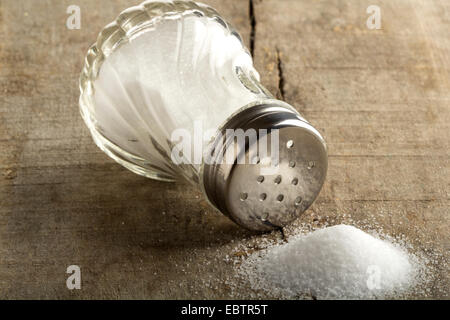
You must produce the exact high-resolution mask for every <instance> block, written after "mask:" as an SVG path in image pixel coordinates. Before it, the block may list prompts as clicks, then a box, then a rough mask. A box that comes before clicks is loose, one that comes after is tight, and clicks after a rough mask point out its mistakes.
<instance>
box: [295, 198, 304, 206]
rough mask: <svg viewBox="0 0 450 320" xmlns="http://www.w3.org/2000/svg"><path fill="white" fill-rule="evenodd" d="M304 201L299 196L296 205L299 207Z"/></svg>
mask: <svg viewBox="0 0 450 320" xmlns="http://www.w3.org/2000/svg"><path fill="white" fill-rule="evenodd" d="M302 200H303V199H302V197H300V196H298V197H297V198H295V202H294V204H295V205H296V206H299V205H300V203H302Z"/></svg>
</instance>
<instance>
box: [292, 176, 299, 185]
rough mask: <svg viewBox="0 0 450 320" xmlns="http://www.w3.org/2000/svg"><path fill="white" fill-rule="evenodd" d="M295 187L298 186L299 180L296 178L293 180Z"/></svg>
mask: <svg viewBox="0 0 450 320" xmlns="http://www.w3.org/2000/svg"><path fill="white" fill-rule="evenodd" d="M291 183H292V184H293V185H294V186H296V185H297V184H298V179H297V178H294V179H292V182H291Z"/></svg>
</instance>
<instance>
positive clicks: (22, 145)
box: [0, 0, 450, 299]
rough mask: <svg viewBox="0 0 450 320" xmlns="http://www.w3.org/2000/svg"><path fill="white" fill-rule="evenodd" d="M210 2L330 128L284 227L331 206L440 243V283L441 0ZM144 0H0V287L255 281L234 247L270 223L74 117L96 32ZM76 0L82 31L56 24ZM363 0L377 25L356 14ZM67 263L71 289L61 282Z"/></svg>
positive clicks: (333, 219) (427, 243)
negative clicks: (242, 276)
mask: <svg viewBox="0 0 450 320" xmlns="http://www.w3.org/2000/svg"><path fill="white" fill-rule="evenodd" d="M205 2H206V3H208V4H211V5H213V6H214V7H215V8H216V9H218V11H219V12H220V13H221V14H222V15H223V16H224V17H225V18H227V19H228V20H229V21H231V22H232V23H233V24H234V25H235V26H236V28H237V29H238V30H239V31H240V32H241V34H242V36H243V38H244V39H245V40H246V42H247V44H248V45H249V46H251V47H253V52H254V57H255V65H256V68H257V69H258V70H259V71H260V74H261V77H262V82H263V84H264V85H266V86H267V88H268V89H269V90H270V91H272V92H273V93H277V94H278V96H283V98H284V99H285V100H286V101H287V102H288V103H290V104H292V105H293V106H295V107H296V108H297V109H298V110H299V111H300V112H302V114H303V115H304V116H305V117H306V118H307V119H308V120H310V121H311V122H312V123H313V124H314V126H316V127H317V128H318V129H319V130H320V131H321V132H322V133H323V134H324V136H325V138H326V140H327V143H328V146H329V173H328V177H327V181H326V184H325V186H324V189H323V191H322V193H321V194H320V196H319V198H318V199H317V201H316V203H315V204H314V205H313V206H312V208H311V209H310V210H309V211H308V212H307V213H306V214H305V215H304V216H303V217H302V218H301V219H299V221H297V222H296V223H294V224H293V225H292V226H290V227H288V228H285V230H284V234H285V236H286V239H287V241H289V236H290V235H292V234H295V233H296V232H297V231H298V228H299V226H300V224H301V223H316V224H321V223H324V222H325V221H327V222H328V223H330V224H335V223H339V222H345V223H355V224H359V225H365V226H366V227H365V228H366V229H372V228H382V229H383V231H384V232H385V233H386V234H388V235H392V236H400V235H404V238H405V240H406V241H407V242H408V243H411V244H412V245H413V248H414V249H413V250H415V251H416V252H419V253H424V254H428V255H433V256H436V257H438V265H437V267H436V269H435V270H434V271H433V274H434V281H432V282H431V283H430V284H429V288H428V289H429V294H428V295H427V296H421V295H419V296H416V297H431V298H449V297H450V290H449V286H450V276H449V271H450V270H449V269H448V262H449V261H448V259H449V250H450V219H449V214H450V213H449V204H450V195H449V193H450V163H449V157H450V142H449V141H450V140H449V139H450V125H449V123H450V94H449V92H450V82H449V73H450V20H449V18H448V17H449V14H450V2H448V1H408V0H395V1H392V0H389V1H388V0H384V1H379V0H377V1H363V0H361V1H346V0H332V1H306V0H305V1H303V0H302V1H300V0H299V1H294V0H283V1H281V0H253V3H252V6H250V3H249V1H247V0H235V1H229V0H227V1H220V0H210V1H206V0H205ZM137 3H138V2H136V1H105V0H102V1H88V0H84V1H78V0H74V1H56V0H53V1H39V2H38V1H31V0H25V1H13V0H0V150H1V151H2V152H1V153H0V298H82V299H87V298H232V297H244V298H245V297H251V294H252V291H251V290H250V288H248V286H246V285H245V284H243V285H242V287H240V289H239V290H234V289H233V284H232V282H233V281H234V280H233V274H234V264H233V262H232V260H229V259H228V260H227V256H236V255H237V254H236V250H237V249H238V248H239V246H242V245H244V246H248V245H254V246H257V245H258V242H261V241H262V240H261V239H262V236H255V235H252V234H251V233H250V232H248V231H245V230H243V229H241V228H239V227H237V226H235V225H234V224H233V223H231V222H230V221H228V220H227V219H226V218H225V217H222V216H221V215H220V214H218V213H216V212H214V211H213V210H211V209H210V208H209V207H208V206H207V204H206V202H205V201H204V200H203V198H202V195H201V194H200V193H199V192H198V191H196V190H195V189H193V188H192V187H191V186H190V185H188V184H187V183H183V182H180V183H176V184H169V183H161V182H156V181H151V180H148V179H145V178H143V177H139V176H137V175H134V174H133V173H131V172H129V171H127V170H126V169H124V168H122V167H121V166H119V165H118V164H116V163H114V162H113V161H112V160H110V159H109V158H108V157H107V156H106V155H105V154H103V153H102V152H101V151H100V150H99V149H98V148H97V147H96V146H95V145H94V143H93V142H92V140H91V137H90V135H89V132H88V130H87V129H86V127H85V125H84V123H83V122H82V120H81V117H80V116H79V111H78V103H77V100H78V95H79V91H78V76H79V72H80V70H81V67H82V63H83V58H84V54H85V53H86V50H87V48H88V46H89V45H90V44H91V43H92V42H93V41H94V40H95V38H96V35H97V33H98V31H99V30H100V29H101V28H102V27H103V26H104V25H106V24H107V23H109V22H110V21H112V20H113V19H114V18H115V16H116V15H117V14H118V13H119V12H120V11H121V10H123V9H125V8H127V7H128V6H131V5H134V4H137ZM69 4H77V5H79V6H80V8H81V14H82V25H81V30H68V29H67V28H66V25H65V23H66V19H67V17H68V15H67V14H66V8H67V6H68V5H69ZM371 4H377V5H379V6H380V8H381V14H382V20H381V21H382V29H381V30H369V29H367V27H366V19H367V18H368V14H366V8H367V7H368V6H369V5H371ZM250 7H252V10H250ZM251 35H253V40H254V41H253V44H250V37H251ZM281 237H282V234H281V233H280V232H274V233H272V234H269V235H265V236H264V238H267V239H277V238H281ZM72 264H76V265H79V266H80V267H81V271H82V289H81V290H73V291H70V290H68V289H67V288H66V277H67V275H66V273H65V272H66V268H67V266H69V265H72Z"/></svg>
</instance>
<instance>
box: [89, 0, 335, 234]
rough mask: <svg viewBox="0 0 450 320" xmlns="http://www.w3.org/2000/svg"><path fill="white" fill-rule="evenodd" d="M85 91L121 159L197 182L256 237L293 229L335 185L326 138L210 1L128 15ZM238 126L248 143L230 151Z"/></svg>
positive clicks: (94, 55)
mask: <svg viewBox="0 0 450 320" xmlns="http://www.w3.org/2000/svg"><path fill="white" fill-rule="evenodd" d="M80 88H81V96H80V108H81V113H82V116H83V119H84V120H85V122H86V124H87V126H88V127H89V129H90V131H91V134H92V136H93V138H94V141H95V142H96V144H97V145H98V146H99V147H100V148H101V149H102V150H103V151H104V152H106V153H107V154H108V155H109V156H110V157H111V158H113V159H114V160H116V161H117V162H118V163H120V164H121V165H123V166H125V167H126V168H128V169H130V170H131V171H133V172H135V173H137V174H140V175H143V176H146V177H149V178H153V179H158V180H164V181H174V180H175V179H177V177H179V176H182V177H184V178H186V179H187V180H188V181H190V182H192V183H194V184H196V185H199V186H200V187H201V189H202V190H203V191H204V193H205V196H206V198H207V199H208V200H209V202H210V203H211V204H212V205H213V206H214V207H215V208H217V209H219V210H220V211H221V212H223V213H224V214H226V215H227V216H229V217H230V218H231V219H232V220H234V221H235V222H237V223H238V224H240V225H242V226H244V227H247V228H249V229H254V230H270V229H273V228H277V227H281V226H284V225H286V224H287V223H289V222H291V221H292V220H294V219H295V218H296V217H297V216H298V215H299V214H301V213H302V212H303V211H305V210H306V209H307V208H308V207H309V206H310V205H311V203H312V202H313V201H314V199H315V198H316V196H317V194H318V193H319V191H320V189H321V187H322V184H323V182H324V179H325V175H326V170H327V155H326V147H325V142H324V141H323V138H322V136H321V135H320V133H319V132H317V130H316V129H314V128H313V127H312V126H311V125H310V124H309V123H308V122H307V121H306V120H305V119H304V118H302V117H301V116H300V114H298V112H297V111H295V109H294V108H293V107H291V106H289V105H288V104H286V103H284V102H282V101H279V100H276V99H274V98H273V96H272V95H271V94H270V93H269V92H268V91H267V90H266V89H265V88H264V87H263V86H262V85H261V84H260V83H259V75H258V72H257V71H256V70H255V69H254V67H253V62H252V58H251V55H250V54H249V52H248V50H247V49H246V48H245V47H244V46H243V44H242V40H241V38H240V36H239V34H238V33H237V32H236V31H235V30H234V29H233V28H232V27H231V26H230V25H229V24H228V23H227V22H225V20H224V19H223V18H221V17H220V16H219V14H218V13H217V12H216V11H215V10H214V9H212V8H210V7H208V6H206V5H203V4H199V3H194V2H190V1H162V2H161V1H147V2H144V3H143V4H141V5H139V6H136V7H132V8H129V9H127V10H125V11H124V12H122V13H121V14H120V15H119V17H118V18H117V19H116V21H115V22H113V23H111V24H109V25H108V26H106V27H105V28H104V29H103V30H102V31H101V33H100V34H99V36H98V39H97V42H96V43H95V44H94V45H93V46H92V47H91V48H90V49H89V51H88V54H87V56H86V62H85V67H84V69H83V72H82V75H81V78H80ZM227 130H234V133H236V132H238V133H239V132H240V133H242V132H243V133H244V139H243V141H244V147H241V148H239V146H237V147H236V145H234V144H233V146H232V147H230V145H231V144H230V143H227V141H228V142H229V141H231V140H233V141H234V142H236V140H237V138H236V137H233V136H231V135H230V136H228V135H227V133H228V131H227ZM249 132H250V133H252V132H254V133H256V136H255V137H256V139H251V137H250V136H251V134H249ZM275 132H276V133H275ZM275 138H276V139H275ZM262 142H264V143H265V144H266V145H267V146H266V149H265V151H267V150H269V151H268V152H266V153H265V155H267V159H269V160H268V161H266V162H264V160H265V158H263V157H261V156H260V154H259V153H258V151H261V145H262ZM275 146H276V150H275V151H276V152H274V147H275ZM189 147H192V148H191V149H189ZM252 147H255V148H252ZM199 150H201V151H200V152H199ZM252 150H257V151H256V152H254V151H252ZM230 151H233V152H232V156H231V158H230V159H231V160H232V161H231V162H229V161H228V162H227V161H225V160H226V159H227V158H226V157H225V156H224V154H225V153H227V152H230ZM205 154H208V155H209V156H210V157H209V161H205V158H204V156H205ZM275 154H276V157H275V156H274V155H275ZM218 155H220V156H221V161H218V159H217V157H218ZM239 155H241V156H242V155H243V158H244V159H247V160H248V161H238V157H239Z"/></svg>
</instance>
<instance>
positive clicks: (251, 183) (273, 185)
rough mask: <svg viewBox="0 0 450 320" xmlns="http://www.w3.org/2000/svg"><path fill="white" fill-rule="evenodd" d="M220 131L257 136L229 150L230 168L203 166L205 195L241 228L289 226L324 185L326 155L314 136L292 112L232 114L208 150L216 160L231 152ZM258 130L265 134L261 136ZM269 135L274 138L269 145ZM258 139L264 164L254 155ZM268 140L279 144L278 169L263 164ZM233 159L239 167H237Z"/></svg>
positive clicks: (260, 109)
mask: <svg viewBox="0 0 450 320" xmlns="http://www.w3.org/2000/svg"><path fill="white" fill-rule="evenodd" d="M226 129H234V130H236V129H242V130H244V131H246V130H248V129H255V130H256V132H257V133H258V135H257V140H256V142H255V141H249V140H247V141H246V145H245V148H244V149H242V150H235V152H234V155H235V156H234V161H232V162H231V163H230V162H228V161H222V162H220V161H218V163H213V164H210V165H205V167H204V173H203V183H204V189H205V193H206V195H207V197H208V199H209V200H210V202H211V203H212V204H213V205H214V206H216V207H217V209H219V210H220V211H221V212H222V213H224V214H225V215H227V216H229V217H230V218H231V219H232V220H233V221H235V222H236V223H238V224H239V225H241V226H243V227H245V228H248V229H251V230H258V231H268V230H271V229H276V228H280V227H283V226H285V225H287V224H289V223H290V222H292V221H293V220H295V219H296V218H297V217H298V216H299V215H301V214H302V213H303V212H304V211H305V210H306V209H307V208H308V207H309V206H310V205H311V204H312V203H313V201H314V200H315V199H316V197H317V195H318V194H319V192H320V189H321V188H322V185H323V183H324V181H325V176H326V172H327V165H328V158H327V150H326V144H325V141H324V139H323V138H322V136H321V135H320V133H319V132H318V131H317V130H316V129H315V128H314V127H312V126H311V125H310V124H309V123H308V122H307V121H306V120H305V119H303V118H302V117H301V116H300V115H299V114H298V113H296V112H295V111H293V110H290V109H288V108H285V107H283V106H279V105H276V104H264V105H259V106H255V107H251V108H249V109H246V110H244V111H242V112H240V113H238V114H237V115H236V116H234V117H233V118H232V119H231V120H230V121H229V122H228V123H227V124H226V125H225V126H224V128H223V130H222V134H223V136H222V137H221V138H218V139H216V141H215V142H214V143H213V147H212V149H220V150H215V154H217V155H219V154H221V155H224V153H226V152H227V151H228V150H227V149H229V148H235V144H230V141H227V136H226ZM259 129H267V135H265V134H261V132H263V131H264V130H262V131H260V130H259ZM273 129H278V130H277V131H276V130H273ZM275 134H278V139H274V140H273V139H272V138H277V137H272V136H273V135H275ZM219 139H221V143H218V142H219ZM229 139H233V141H234V137H231V138H229ZM229 139H228V140H229ZM261 139H265V140H264V143H266V142H267V153H266V154H267V158H266V159H261V158H260V157H258V156H255V152H254V150H256V149H257V148H255V145H256V144H258V145H259V142H260V141H261ZM273 141H278V142H279V149H278V150H279V151H278V152H279V157H278V159H279V161H278V164H276V163H275V164H274V163H273V161H272V163H270V161H268V159H269V158H271V157H272V156H273V152H272V151H273V148H272V143H273ZM239 156H241V157H244V159H246V161H245V163H242V164H240V161H239V160H238V159H239ZM241 162H242V161H241Z"/></svg>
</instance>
